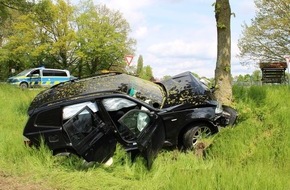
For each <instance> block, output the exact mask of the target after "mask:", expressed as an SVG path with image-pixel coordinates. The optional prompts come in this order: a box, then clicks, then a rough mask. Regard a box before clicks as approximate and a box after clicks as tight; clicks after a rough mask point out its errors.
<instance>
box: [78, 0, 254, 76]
mask: <svg viewBox="0 0 290 190" xmlns="http://www.w3.org/2000/svg"><path fill="white" fill-rule="evenodd" d="M73 1H78V0H73ZM253 1H254V0H241V1H237V0H230V3H231V9H232V12H233V13H235V17H232V20H231V25H232V28H231V29H232V74H233V76H237V75H239V74H247V73H249V74H251V73H252V72H253V71H254V70H255V68H254V67H250V68H249V67H245V66H242V65H241V64H240V62H239V59H238V58H237V57H236V55H237V53H238V51H239V50H238V48H237V41H238V39H239V37H240V36H241V31H242V27H241V25H242V24H243V23H244V22H246V23H250V20H251V19H252V18H254V16H255V5H254V2H253ZM94 2H95V3H96V4H99V3H102V4H106V5H107V6H108V7H109V8H111V9H114V10H119V11H120V12H121V13H123V15H124V17H125V19H126V20H127V21H128V22H129V24H130V27H131V29H132V33H131V36H132V37H133V38H135V39H136V40H137V45H136V52H135V57H134V58H133V60H132V63H131V64H133V65H134V64H135V65H136V64H137V60H138V57H139V55H142V56H143V62H144V65H150V66H151V67H152V69H153V75H154V76H155V77H157V78H162V77H163V76H165V75H175V74H178V73H181V72H184V71H192V72H194V73H197V74H198V75H199V76H205V77H214V70H215V64H216V49H217V48H216V47H217V40H216V38H217V37H216V35H217V34H216V23H215V17H214V7H213V6H212V4H213V3H214V2H215V0H138V1H134V0H94Z"/></svg>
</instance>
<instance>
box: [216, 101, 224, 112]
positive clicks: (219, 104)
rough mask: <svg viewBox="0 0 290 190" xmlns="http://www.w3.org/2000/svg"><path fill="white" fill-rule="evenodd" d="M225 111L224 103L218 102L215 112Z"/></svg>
mask: <svg viewBox="0 0 290 190" xmlns="http://www.w3.org/2000/svg"><path fill="white" fill-rule="evenodd" d="M222 112H223V107H222V104H221V103H219V102H218V104H217V106H216V108H215V114H221V113H222Z"/></svg>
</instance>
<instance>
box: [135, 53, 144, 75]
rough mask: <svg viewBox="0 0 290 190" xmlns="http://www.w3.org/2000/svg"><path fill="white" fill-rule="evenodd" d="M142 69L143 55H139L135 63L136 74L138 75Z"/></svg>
mask: <svg viewBox="0 0 290 190" xmlns="http://www.w3.org/2000/svg"><path fill="white" fill-rule="evenodd" d="M142 69H143V57H142V55H140V56H139V57H138V63H137V71H136V74H137V76H140V74H141V72H142Z"/></svg>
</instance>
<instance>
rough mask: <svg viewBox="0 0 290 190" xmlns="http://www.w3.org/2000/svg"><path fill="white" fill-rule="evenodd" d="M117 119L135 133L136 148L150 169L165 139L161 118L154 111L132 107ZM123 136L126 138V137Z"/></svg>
mask: <svg viewBox="0 0 290 190" xmlns="http://www.w3.org/2000/svg"><path fill="white" fill-rule="evenodd" d="M118 121H119V123H120V124H121V125H122V127H126V128H127V129H129V130H130V131H131V132H132V133H133V134H134V135H135V137H136V143H137V146H138V149H139V151H140V153H141V155H142V156H143V157H144V158H145V160H146V161H147V167H148V168H149V169H150V168H151V166H152V164H153V160H154V158H155V157H156V156H157V154H158V151H159V150H160V149H161V148H162V147H163V144H164V141H165V130H164V126H163V123H162V120H161V118H160V117H159V116H158V115H157V114H156V113H150V112H148V111H144V110H139V109H133V110H130V111H129V112H127V113H126V114H125V115H123V116H122V117H121V118H120V119H119V120H118ZM123 138H124V139H126V137H123Z"/></svg>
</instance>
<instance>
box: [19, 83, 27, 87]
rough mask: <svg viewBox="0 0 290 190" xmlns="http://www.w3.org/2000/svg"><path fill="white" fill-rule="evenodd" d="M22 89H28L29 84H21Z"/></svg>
mask: <svg viewBox="0 0 290 190" xmlns="http://www.w3.org/2000/svg"><path fill="white" fill-rule="evenodd" d="M20 88H28V84H27V83H25V82H23V83H21V84H20Z"/></svg>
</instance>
